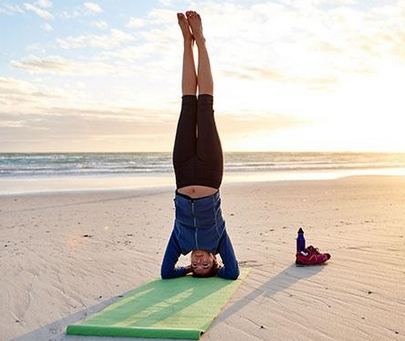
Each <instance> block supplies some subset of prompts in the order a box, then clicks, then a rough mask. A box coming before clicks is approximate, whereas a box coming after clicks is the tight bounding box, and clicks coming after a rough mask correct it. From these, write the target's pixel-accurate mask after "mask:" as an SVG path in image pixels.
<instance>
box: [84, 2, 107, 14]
mask: <svg viewBox="0 0 405 341" xmlns="http://www.w3.org/2000/svg"><path fill="white" fill-rule="evenodd" d="M83 6H84V7H85V8H86V9H88V10H89V11H92V12H96V13H101V12H103V10H102V9H101V7H100V5H99V4H96V3H95V2H85V3H84V4H83Z"/></svg>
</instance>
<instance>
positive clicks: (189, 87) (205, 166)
mask: <svg viewBox="0 0 405 341" xmlns="http://www.w3.org/2000/svg"><path fill="white" fill-rule="evenodd" d="M186 15H187V17H186V16H185V15H184V14H182V13H178V14H177V19H178V22H179V25H180V28H181V31H182V33H183V37H184V54H183V78H182V92H183V96H182V108H181V113H180V117H179V121H178V125H177V131H176V138H175V142H174V150H173V165H174V171H175V174H176V187H177V190H176V193H175V198H174V202H175V207H176V219H175V222H174V228H173V231H172V234H171V236H170V239H169V243H168V245H167V248H166V252H165V255H164V258H163V263H162V268H161V275H162V278H173V277H179V276H184V275H186V274H188V273H193V275H194V276H200V277H207V276H213V275H216V274H217V275H218V276H220V277H222V278H227V279H236V278H237V277H238V276H239V268H238V262H237V260H236V257H235V253H234V250H233V247H232V243H231V240H230V239H229V236H228V234H227V231H226V228H225V221H224V219H223V217H222V211H221V198H220V195H219V187H220V185H221V182H222V174H223V156H222V147H221V141H220V139H219V135H218V132H217V129H216V125H215V119H214V110H213V80H212V74H211V67H210V62H209V58H208V52H207V48H206V46H205V38H204V35H203V31H202V23H201V17H200V15H199V14H198V13H196V12H194V11H188V12H186ZM194 42H195V43H196V44H197V47H198V77H197V74H196V70H195V64H194V56H193V46H194ZM197 87H198V90H199V95H198V99H197V97H196V93H197ZM189 252H191V264H190V265H189V266H186V267H180V266H177V267H176V263H177V261H178V259H179V257H180V255H181V254H183V255H186V254H188V253H189ZM218 253H219V254H220V255H221V259H222V262H223V264H224V265H223V266H221V267H220V266H219V265H218V263H217V260H216V254H218Z"/></svg>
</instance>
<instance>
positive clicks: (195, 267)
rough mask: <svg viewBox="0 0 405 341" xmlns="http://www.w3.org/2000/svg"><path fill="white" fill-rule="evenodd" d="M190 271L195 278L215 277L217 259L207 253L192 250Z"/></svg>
mask: <svg viewBox="0 0 405 341" xmlns="http://www.w3.org/2000/svg"><path fill="white" fill-rule="evenodd" d="M191 269H192V271H193V276H196V277H211V276H215V274H216V272H217V270H218V263H217V259H216V257H215V255H213V254H212V253H210V252H208V251H205V250H194V251H193V252H191Z"/></svg>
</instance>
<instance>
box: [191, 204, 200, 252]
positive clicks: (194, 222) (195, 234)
mask: <svg viewBox="0 0 405 341" xmlns="http://www.w3.org/2000/svg"><path fill="white" fill-rule="evenodd" d="M191 211H192V212H193V220H194V221H193V224H194V228H195V233H194V239H195V246H196V248H197V249H198V236H197V233H198V227H197V222H196V216H195V212H194V201H192V202H191Z"/></svg>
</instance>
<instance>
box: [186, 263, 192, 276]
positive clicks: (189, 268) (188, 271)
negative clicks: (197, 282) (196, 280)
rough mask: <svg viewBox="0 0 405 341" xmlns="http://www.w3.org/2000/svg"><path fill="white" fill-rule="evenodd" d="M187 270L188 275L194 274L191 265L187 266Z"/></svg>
mask: <svg viewBox="0 0 405 341" xmlns="http://www.w3.org/2000/svg"><path fill="white" fill-rule="evenodd" d="M186 269H187V273H188V274H189V273H192V272H193V269H192V268H191V264H190V265H187V266H186Z"/></svg>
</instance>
